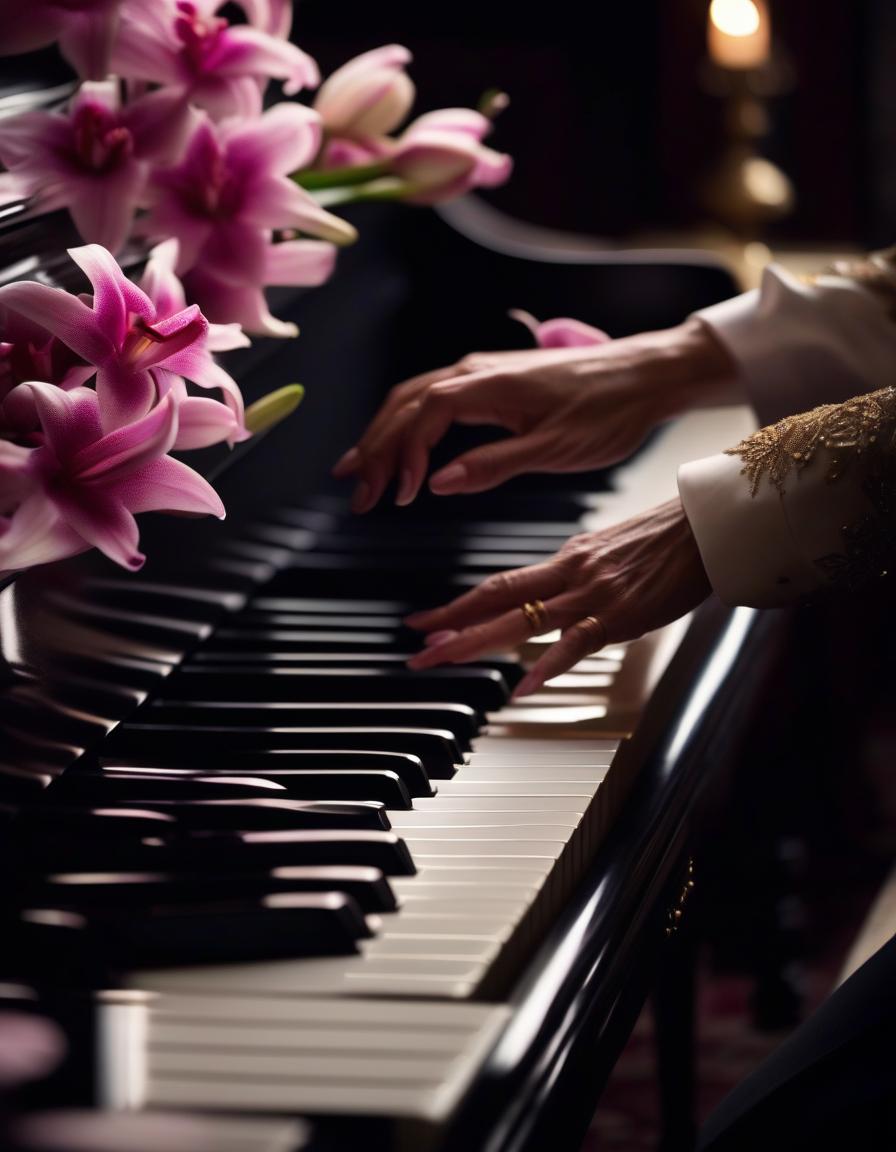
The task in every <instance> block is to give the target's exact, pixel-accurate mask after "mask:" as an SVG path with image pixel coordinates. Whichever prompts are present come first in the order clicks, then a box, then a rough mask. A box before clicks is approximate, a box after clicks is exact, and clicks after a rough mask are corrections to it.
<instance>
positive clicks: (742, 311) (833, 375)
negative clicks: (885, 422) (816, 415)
mask: <svg viewBox="0 0 896 1152" xmlns="http://www.w3.org/2000/svg"><path fill="white" fill-rule="evenodd" d="M696 315H697V316H698V317H699V318H700V319H701V320H703V321H704V322H705V323H706V324H708V325H709V326H710V327H711V328H712V329H713V331H714V332H715V334H716V336H717V337H718V339H719V340H720V341H721V342H722V344H724V345H725V347H726V348H727V349H728V351H729V352H730V354H731V356H732V357H733V359H734V360H735V361H736V363H737V365H738V367H739V370H740V375H741V379H742V382H743V385H744V388H745V390H746V393H747V397H748V399H749V401H750V403H751V404H752V406H753V409H754V411H755V412H756V415H757V417H758V420H759V423H760V425H765V424H772V423H774V422H775V421H777V420H780V419H781V417H783V416H790V415H793V414H794V413H796V412H802V411H805V410H806V409H807V408H814V407H816V406H817V405H819V404H835V403H839V402H840V401H842V400H847V399H849V398H850V397H852V396H856V395H861V394H863V393H865V392H873V391H876V390H877V389H878V388H884V387H886V386H887V385H889V384H891V383H892V381H893V365H894V363H896V323H894V320H893V317H892V315H891V314H890V311H889V309H888V308H887V306H886V304H885V303H884V302H883V301H882V299H881V297H880V295H879V294H876V293H874V292H872V291H869V290H868V289H867V288H865V287H863V286H862V285H861V283H860V282H859V281H857V280H854V279H850V278H849V277H847V276H842V275H836V274H831V275H822V276H818V277H814V278H813V279H812V280H811V281H810V282H804V281H803V280H800V279H798V278H797V277H795V276H793V275H791V274H790V273H789V272H786V271H785V270H784V269H783V268H780V267H778V266H776V265H770V266H769V267H768V268H767V269H766V270H765V273H764V274H763V280H762V286H761V288H760V289H759V290H758V291H754V292H747V293H746V294H744V295H743V296H736V297H735V298H734V299H732V300H726V301H724V302H723V303H721V304H715V305H713V306H712V307H710V308H704V309H703V310H702V311H700V312H697V313H696Z"/></svg>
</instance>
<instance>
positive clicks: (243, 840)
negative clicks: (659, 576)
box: [0, 204, 766, 1152]
mask: <svg viewBox="0 0 896 1152" xmlns="http://www.w3.org/2000/svg"><path fill="white" fill-rule="evenodd" d="M356 222H357V223H358V225H359V228H360V231H361V235H362V240H361V242H360V243H359V244H358V246H357V247H356V248H355V249H354V250H352V251H350V252H347V253H345V258H344V259H343V260H342V264H341V267H340V269H339V271H338V273H337V276H336V277H335V279H334V280H333V281H332V282H331V283H330V284H329V285H327V286H325V287H324V288H322V289H318V290H315V291H314V292H313V293H309V294H300V293H295V294H292V295H290V294H289V293H287V292H283V293H282V294H281V297H280V299H278V300H277V301H276V307H275V310H276V311H278V312H279V313H280V314H286V313H287V312H288V313H289V315H290V317H291V318H295V319H297V320H298V322H299V323H300V325H301V327H302V332H303V334H302V336H301V337H300V338H299V340H298V341H297V342H295V343H293V342H290V343H282V344H274V345H271V344H270V343H265V342H258V343H257V344H256V345H254V346H253V347H252V348H251V349H248V350H245V351H240V353H239V354H235V355H234V358H233V361H232V362H231V366H232V368H233V371H234V373H235V374H236V375H237V376H238V378H239V379H240V382H241V384H242V385H243V387H244V389H245V391H246V394H247V399H249V400H251V399H253V398H254V396H255V395H256V394H260V393H261V392H263V391H266V390H268V389H269V388H270V387H273V386H275V385H276V384H280V383H287V382H290V381H291V380H293V379H296V378H298V379H300V380H301V381H302V382H303V383H304V384H305V385H306V386H307V389H308V400H307V403H306V405H305V407H304V409H303V410H300V412H299V413H298V414H297V415H296V416H295V417H293V418H292V419H291V420H290V421H288V422H287V423H286V424H284V425H283V426H281V427H279V428H277V429H276V430H274V431H273V432H272V433H270V434H268V435H267V436H266V437H265V438H264V439H263V440H262V442H261V443H258V444H250V446H249V448H248V449H245V450H244V449H240V450H238V451H236V452H234V453H233V454H232V458H228V459H224V457H223V455H216V454H215V453H214V452H210V453H209V454H208V455H207V457H206V458H205V459H204V460H203V464H202V467H203V469H204V470H205V471H206V472H207V473H208V474H210V475H211V474H214V476H215V483H216V486H217V487H218V488H219V490H220V491H221V493H222V496H223V498H224V501H225V504H226V505H227V507H228V510H229V515H228V520H227V521H226V522H225V523H223V524H220V523H218V522H206V521H197V520H174V519H163V518H158V519H156V520H153V519H152V518H144V524H143V532H144V541H145V550H146V552H147V554H148V556H149V558H150V559H149V561H148V562H147V564H146V567H145V569H144V570H143V571H142V572H141V573H140V574H139V575H136V576H132V575H126V574H123V573H121V572H120V571H119V570H117V569H115V568H114V567H113V566H112V565H110V564H107V563H106V562H105V561H104V560H103V559H102V558H101V557H99V556H96V555H87V556H83V557H79V558H76V559H74V560H72V561H68V562H65V563H61V564H58V565H54V566H50V567H49V568H46V569H36V570H33V571H29V572H25V573H23V574H21V575H20V576H19V577H18V579H16V580H14V581H13V582H11V583H10V584H9V585H8V586H7V587H6V588H5V589H4V590H3V591H2V593H0V644H2V653H3V657H4V680H3V684H2V686H0V724H2V731H0V741H2V743H0V804H2V813H3V817H4V820H3V827H2V831H0V837H2V841H0V843H2V848H0V851H2V854H3V863H2V867H3V881H2V892H3V895H2V898H0V904H2V913H0V915H2V919H3V939H4V946H3V948H2V950H0V1051H2V1050H3V1049H4V1043H7V1044H11V1043H13V1042H14V1040H15V1037H16V1036H17V1035H18V1033H17V1032H16V1031H15V1029H14V1028H13V1030H12V1032H10V1031H9V1030H8V1029H9V1027H10V1026H11V1024H12V1025H15V1026H16V1027H18V1026H19V1025H20V1024H21V1022H22V1020H25V1021H27V1022H29V1023H30V1024H31V1025H32V1026H35V1025H37V1026H38V1027H39V1026H40V1022H47V1021H48V1022H50V1024H51V1025H52V1026H53V1027H55V1028H56V1029H57V1030H58V1032H59V1034H60V1035H61V1036H62V1037H64V1042H65V1054H64V1055H60V1056H59V1057H58V1059H57V1060H56V1061H55V1064H54V1066H53V1067H46V1068H42V1071H41V1074H40V1075H37V1074H35V1075H33V1076H31V1078H30V1080H29V1081H28V1082H27V1083H23V1082H22V1081H23V1079H27V1078H26V1077H24V1076H19V1077H16V1076H13V1075H12V1074H9V1075H7V1073H6V1071H4V1069H5V1068H6V1065H7V1064H8V1063H9V1060H8V1059H4V1060H0V1099H2V1118H0V1123H2V1132H3V1135H2V1140H3V1141H5V1144H3V1145H2V1146H3V1147H9V1148H15V1149H20V1150H24V1149H31V1148H44V1149H49V1148H52V1149H58V1150H60V1152H61V1150H62V1149H66V1150H74V1149H81V1150H87V1149H91V1150H93V1149H100V1148H113V1147H114V1148H124V1147H127V1148H129V1149H140V1150H142V1149H144V1148H145V1149H153V1150H156V1149H158V1148H166V1149H169V1150H172V1152H186V1150H188V1149H190V1150H193V1152H200V1150H211V1149H215V1150H218V1149H225V1150H226V1149H233V1150H234V1152H237V1150H240V1152H298V1149H300V1148H307V1149H315V1150H319V1152H334V1150H342V1149H347V1148H364V1149H365V1150H371V1152H372V1150H375V1149H376V1150H387V1149H389V1150H395V1152H399V1150H402V1152H403V1150H407V1149H414V1150H418V1149H419V1150H421V1152H426V1150H429V1149H432V1150H433V1152H436V1150H442V1149H444V1150H446V1152H452V1150H455V1149H471V1148H475V1149H478V1150H482V1152H486V1150H487V1152H524V1150H529V1152H535V1150H536V1149H542V1148H545V1147H552V1148H557V1149H569V1150H570V1152H572V1150H574V1149H576V1148H578V1146H579V1143H580V1141H581V1138H582V1135H583V1133H584V1131H585V1129H586V1127H587V1124H588V1122H589V1119H590V1117H591V1115H592V1113H593V1111H594V1108H595V1106H596V1104H597V1101H598V1098H599V1096H600V1092H601V1089H602V1087H603V1085H604V1084H605V1082H606V1080H607V1077H608V1076H609V1073H610V1071H611V1069H612V1067H613V1064H614V1062H615V1060H616V1058H617V1057H618V1054H619V1052H620V1051H621V1049H622V1047H623V1046H624V1043H625V1041H626V1038H627V1036H628V1035H629V1033H630V1031H631V1028H632V1026H633V1023H634V1021H635V1019H636V1018H637V1015H638V1013H639V1011H640V1009H641V1007H642V1005H643V1003H644V1001H645V999H646V997H647V996H648V994H649V993H650V992H651V990H655V989H657V988H659V989H660V991H661V992H662V990H663V988H665V995H661V996H660V1004H661V1005H662V1004H665V1007H664V1008H663V1007H661V1009H660V1012H659V1016H660V1021H661V1023H662V1024H663V1027H662V1029H661V1036H662V1039H661V1044H660V1053H659V1056H660V1063H661V1065H662V1070H663V1072H664V1084H665V1093H666V1101H665V1102H666V1137H665V1138H666V1146H667V1147H669V1148H673V1147H686V1146H687V1144H686V1140H687V1139H688V1136H689V1133H690V1131H691V1127H690V1126H691V1125H692V1124H693V1115H692V1112H691V1109H690V1107H689V1100H688V1099H687V1097H688V1093H689V1091H690V1082H689V1078H688V1043H689V1035H688V1012H687V1003H688V972H687V963H686V962H684V963H683V962H682V956H681V955H679V954H678V953H679V952H681V953H682V954H684V955H685V957H686V949H683V948H682V945H681V941H682V939H683V938H684V937H685V935H686V924H687V919H688V917H687V908H688V899H689V895H690V892H691V889H692V887H693V884H694V883H695V882H696V883H698V884H699V875H700V871H699V868H700V864H699V858H698V859H697V860H693V859H692V851H693V842H694V832H695V828H698V827H699V821H700V818H701V802H702V798H703V797H704V796H705V794H706V793H707V791H708V790H710V789H711V788H712V786H713V784H714V782H715V781H717V779H718V777H719V776H720V775H721V774H723V773H724V770H725V763H726V754H727V750H728V749H730V747H732V746H733V745H735V744H736V742H737V738H738V733H739V732H740V731H741V728H742V726H743V724H744V723H745V722H746V718H747V716H748V715H749V708H750V702H751V699H752V696H753V692H754V689H755V680H756V675H757V674H756V671H755V661H754V660H752V659H751V656H752V655H753V654H755V653H756V652H757V651H758V650H759V649H760V648H761V645H762V643H763V634H762V633H763V628H764V627H766V625H765V624H764V623H761V622H757V619H756V615H755V613H753V612H752V611H750V610H746V609H738V610H734V611H731V610H728V609H725V608H723V607H722V606H721V605H720V604H718V603H716V602H713V601H709V602H707V603H706V604H705V605H704V606H703V607H701V608H700V609H699V610H698V611H697V612H696V613H694V614H693V617H692V618H689V619H685V620H683V621H679V622H677V623H676V624H674V625H671V626H670V627H668V628H666V629H663V630H662V631H660V632H659V633H655V634H652V635H650V636H647V637H644V638H643V639H641V640H638V641H635V642H633V643H630V644H623V645H613V646H611V647H609V648H607V649H605V650H604V651H602V652H600V653H599V654H597V655H596V656H595V657H593V658H590V659H588V660H586V661H583V662H582V663H581V664H580V665H579V666H577V668H576V669H574V670H573V671H572V672H570V673H569V674H567V675H565V676H561V677H558V678H557V679H556V680H555V681H553V682H551V683H550V684H549V685H547V686H546V687H545V689H544V690H543V691H541V692H540V693H539V694H538V695H536V696H533V697H531V698H529V699H526V700H523V701H520V702H518V703H513V702H511V701H510V699H509V696H510V692H511V691H512V688H513V686H514V684H515V683H516V682H517V681H518V679H519V677H520V676H521V669H522V667H523V665H524V664H525V663H526V662H527V661H529V660H531V658H532V657H533V656H534V655H535V654H536V653H537V651H538V650H539V646H540V645H541V644H543V643H546V642H548V641H549V640H550V637H541V638H537V639H535V640H533V641H532V642H531V644H529V645H526V646H524V648H523V649H522V650H520V651H514V652H503V653H497V654H495V655H494V656H493V657H490V658H487V659H483V660H481V661H478V662H476V663H475V664H473V665H470V666H468V667H452V668H448V669H437V670H434V671H431V672H427V673H417V674H413V673H410V672H408V671H407V670H406V669H405V667H404V661H405V659H406V658H407V656H408V654H410V653H411V652H412V651H414V650H415V646H416V645H417V644H418V643H419V642H418V641H417V640H416V639H415V637H414V635H413V634H412V633H410V632H409V630H407V629H406V628H405V627H404V626H403V624H402V617H403V616H404V615H405V613H406V612H408V611H409V610H411V609H413V608H417V607H422V606H424V605H430V604H435V603H438V602H441V601H443V600H444V599H446V598H448V597H450V596H452V595H456V594H457V593H458V592H459V591H460V590H462V589H463V588H464V587H468V586H471V585H473V584H475V583H476V582H478V581H479V580H481V579H482V578H483V577H485V576H486V575H488V574H489V573H490V572H493V571H500V570H502V569H505V568H508V567H513V566H518V565H521V564H526V563H531V562H535V561H537V560H539V559H541V558H543V557H545V556H547V555H550V554H551V553H552V552H554V551H555V550H556V548H557V547H558V546H559V545H560V543H561V542H562V541H563V540H564V539H565V538H566V537H567V536H569V535H571V534H573V533H575V532H577V531H580V530H581V529H582V528H596V527H598V526H600V525H601V524H607V523H610V522H612V521H613V520H614V519H621V518H623V517H625V516H627V515H629V514H630V513H631V512H633V511H635V510H637V509H638V508H642V507H645V506H647V505H649V504H650V503H651V502H654V501H658V500H661V499H665V498H666V497H667V496H668V495H669V494H670V493H671V492H673V491H674V477H675V468H676V465H677V463H678V462H680V461H681V460H682V459H685V458H687V457H693V456H695V455H698V454H700V453H701V452H709V451H713V450H715V449H717V447H718V446H719V444H728V443H731V442H733V441H734V440H735V439H736V438H737V437H739V436H740V435H741V434H742V432H743V431H744V430H745V429H746V428H747V427H748V426H749V423H748V417H747V415H746V414H745V413H744V412H743V411H741V410H738V409H727V410H719V411H712V412H705V413H699V414H695V415H692V416H689V417H687V418H685V419H682V420H680V421H678V422H677V423H675V424H673V425H670V426H668V427H667V428H665V429H664V430H662V431H661V432H660V433H658V434H657V435H655V436H654V437H653V438H652V439H651V440H650V442H649V443H648V444H647V445H646V446H645V447H644V448H643V449H642V451H641V452H640V453H639V454H638V455H637V456H635V457H634V458H633V459H632V460H631V461H629V462H627V463H626V464H624V465H623V466H621V467H619V468H616V469H614V470H613V471H612V472H611V473H609V474H595V475H590V476H585V477H575V478H569V477H562V478H543V477H542V478H538V477H536V478H530V479H527V480H525V481H519V482H513V483H511V484H509V485H507V486H505V488H503V489H501V490H499V491H497V492H494V493H490V494H483V495H481V496H478V497H470V498H457V499H441V500H437V499H435V498H432V497H428V498H427V497H424V498H422V499H421V500H420V501H418V502H417V504H415V505H414V506H412V507H411V508H408V509H396V508H394V507H390V506H388V505H386V506H384V507H383V508H381V509H380V510H378V511H376V512H375V513H373V514H371V515H369V516H367V517H363V518H357V517H352V516H351V515H350V514H349V513H348V511H347V499H346V493H345V491H344V490H343V489H341V488H340V487H339V486H338V485H336V484H335V483H333V482H331V481H330V480H329V479H328V478H327V470H328V468H329V466H330V464H331V463H332V461H333V459H335V457H336V455H337V454H338V452H339V451H341V450H343V449H344V448H345V447H346V446H347V445H348V444H349V443H350V442H351V440H352V437H353V435H355V434H356V433H357V431H358V430H359V429H360V427H361V426H362V425H363V424H364V422H365V420H366V418H367V417H368V415H369V414H370V413H371V412H372V410H373V408H374V407H375V405H376V402H377V399H378V397H379V396H381V395H382V393H383V390H384V389H385V388H386V387H387V386H389V385H390V384H392V383H395V382H396V381H397V380H399V379H401V378H402V377H404V376H406V375H408V374H410V373H411V372H413V371H420V370H423V369H424V368H426V367H431V366H433V365H435V364H439V363H446V362H449V361H450V360H451V359H455V358H457V357H459V356H460V355H462V354H463V353H464V352H465V351H469V350H471V349H472V348H475V347H487V346H509V345H511V344H512V343H514V342H516V343H517V344H520V343H521V342H522V340H523V337H524V334H522V333H520V332H516V331H515V329H514V328H513V326H512V325H511V324H510V322H509V321H507V320H506V319H505V313H506V310H507V308H509V307H512V306H519V307H526V308H528V309H530V310H531V311H533V312H534V313H536V314H538V315H540V316H542V317H548V316H550V315H559V314H574V315H578V316H580V317H582V318H583V319H585V320H588V321H591V322H594V323H599V324H601V325H602V326H604V327H607V328H608V329H609V330H610V331H611V332H612V333H613V334H614V335H621V334H625V333H626V332H628V331H634V330H637V329H643V328H646V327H649V326H661V325H664V324H671V323H674V322H675V321H676V320H678V319H680V318H681V317H682V316H684V315H685V314H686V313H687V312H688V311H690V310H692V309H693V308H696V307H699V306H702V305H704V304H708V303H710V302H712V301H713V300H715V299H719V298H722V297H724V296H726V295H729V294H731V293H732V292H734V291H736V286H735V285H734V284H733V283H732V282H731V281H730V279H729V277H728V275H727V273H726V272H725V271H724V269H722V268H721V267H719V266H716V265H715V264H714V263H713V262H712V261H711V260H708V259H706V260H696V259H688V258H685V257H681V256H679V257H675V258H673V257H671V256H669V255H663V254H643V255H641V256H637V257H632V256H630V255H626V254H619V253H614V252H607V251H597V250H595V251H591V250H588V249H587V248H578V249H569V248H566V247H562V246H561V247H556V248H553V247H551V245H550V244H548V243H547V242H545V241H544V239H543V238H540V239H539V240H538V242H535V241H531V240H526V239H525V238H522V239H521V237H520V235H519V234H518V232H517V231H514V230H513V229H505V231H504V232H502V231H501V228H500V227H499V226H498V224H497V223H496V222H495V220H494V219H493V218H492V217H490V216H489V214H488V211H487V210H485V209H481V208H477V206H476V205H475V204H467V205H466V206H464V205H461V206H456V207H454V208H452V209H450V210H446V212H445V213H443V214H442V215H441V216H439V215H436V214H435V213H429V212H417V211H411V210H402V209H395V208H394V207H392V206H384V205H377V206H368V207H367V208H366V209H365V210H364V211H361V210H358V212H357V221H356ZM69 242H71V238H70V237H66V236H65V224H64V222H62V221H59V220H49V221H46V220H40V221H33V220H28V219H27V218H20V217H17V216H13V218H12V220H11V222H10V224H9V225H8V226H7V228H6V230H5V233H4V235H3V238H2V241H0V243H2V244H5V245H6V257H5V258H4V261H5V263H6V264H7V265H9V266H10V273H11V274H15V275H19V276H21V275H26V276H28V275H33V274H35V273H36V274H39V275H41V276H45V277H47V278H49V279H50V280H52V281H58V282H62V281H63V280H64V277H65V276H67V275H68V270H67V268H66V266H65V265H64V262H63V261H61V260H60V259H58V252H59V250H60V249H61V248H62V247H63V246H64V245H65V243H69ZM23 253H29V255H25V256H23ZM135 258H137V257H136V256H135ZM455 450H456V443H455ZM194 459H195V457H194ZM682 925H684V926H685V927H682ZM677 950H678V951H677ZM5 1029H6V1032H5ZM4 1034H5V1035H6V1036H7V1037H8V1038H9V1037H12V1038H13V1039H8V1040H7V1041H6V1042H5V1041H4V1039H3V1037H4ZM16 1042H17V1041H16ZM38 1047H40V1044H39V1043H38ZM26 1049H27V1045H26ZM23 1060H24V1058H23ZM50 1063H53V1062H50ZM676 1092H679V1095H678V1096H676ZM676 1141H677V1142H676Z"/></svg>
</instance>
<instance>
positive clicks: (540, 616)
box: [520, 600, 548, 636]
mask: <svg viewBox="0 0 896 1152" xmlns="http://www.w3.org/2000/svg"><path fill="white" fill-rule="evenodd" d="M520 611H521V612H522V614H523V615H524V616H525V617H526V620H527V622H528V624H529V628H530V630H531V632H532V635H533V636H537V635H538V633H539V632H547V631H548V614H547V612H546V611H545V607H544V604H542V602H541V601H540V600H530V601H529V602H528V603H527V604H523V605H522V607H521V608H520Z"/></svg>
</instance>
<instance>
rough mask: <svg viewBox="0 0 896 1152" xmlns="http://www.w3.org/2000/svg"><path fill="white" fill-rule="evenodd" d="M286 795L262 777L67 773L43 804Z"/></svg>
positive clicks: (278, 787) (56, 782)
mask: <svg viewBox="0 0 896 1152" xmlns="http://www.w3.org/2000/svg"><path fill="white" fill-rule="evenodd" d="M287 796H288V793H287V791H286V789H285V788H284V787H283V785H282V784H277V783H275V782H274V781H273V780H265V779H264V778H263V777H261V776H257V777H250V776H235V775H234V776H230V777H225V776H222V777H209V776H201V775H200V774H199V773H195V774H192V775H191V776H190V777H189V778H187V777H177V776H163V775H160V774H154V773H139V772H136V771H134V772H128V773H127V774H125V775H120V776H118V775H115V774H113V773H109V772H66V773H65V774H64V775H62V776H60V777H59V778H58V779H57V780H56V781H55V783H54V784H53V786H52V787H51V788H48V789H47V790H46V792H45V793H44V795H43V802H44V803H46V804H72V803H79V802H80V803H83V804H96V803H105V804H123V803H124V804H126V803H136V802H139V801H143V800H169V799H170V800H176V801H180V800H265V799H276V798H277V797H282V798H283V799H286V798H287Z"/></svg>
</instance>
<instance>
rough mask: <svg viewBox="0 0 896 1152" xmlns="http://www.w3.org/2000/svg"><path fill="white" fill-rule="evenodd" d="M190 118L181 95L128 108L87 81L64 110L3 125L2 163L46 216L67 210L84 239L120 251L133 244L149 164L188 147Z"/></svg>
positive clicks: (114, 89) (109, 89)
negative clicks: (130, 240)
mask: <svg viewBox="0 0 896 1152" xmlns="http://www.w3.org/2000/svg"><path fill="white" fill-rule="evenodd" d="M185 116H186V106H185V105H184V104H183V101H182V100H181V98H180V97H179V96H178V95H177V94H176V93H172V92H165V91H160V92H152V93H150V94H149V95H147V96H144V97H142V98H141V99H139V100H135V101H134V102H133V103H131V104H128V105H126V106H124V107H122V106H121V100H120V97H119V90H118V85H117V84H116V83H115V82H113V81H105V82H103V83H95V84H94V83H87V84H83V85H82V86H81V88H80V90H79V91H78V93H77V94H76V96H75V97H74V98H73V99H72V101H71V102H70V104H69V106H68V108H67V109H66V110H65V111H63V112H57V111H51V112H26V113H24V114H23V115H21V116H14V117H11V118H10V119H8V120H4V121H2V122H0V160H2V161H3V163H4V164H5V165H6V166H7V168H9V169H10V170H11V174H12V176H13V178H15V179H16V181H17V182H18V187H19V190H20V192H21V193H22V194H24V195H27V196H33V197H34V198H35V200H36V201H37V204H38V206H39V207H40V208H41V209H42V210H43V211H52V210H54V209H57V208H67V209H68V211H69V212H70V213H71V216H72V219H73V220H74V222H75V224H76V226H77V228H78V231H79V232H80V233H81V235H82V237H83V238H84V239H85V240H87V241H90V242H93V243H97V244H102V245H103V246H104V247H106V248H108V249H110V251H113V252H114V251H117V250H118V249H119V248H120V247H121V246H122V244H123V243H124V241H125V240H126V239H127V235H128V232H129V231H130V227H131V222H132V220H133V218H134V213H135V211H136V208H137V203H138V200H139V198H140V195H141V193H142V190H143V186H144V184H145V183H146V177H147V174H148V171H149V161H150V160H156V161H157V160H159V159H161V158H166V157H169V156H174V155H176V153H177V151H179V149H180V147H181V146H182V142H183V135H184V130H185V127H186V119H185Z"/></svg>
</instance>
